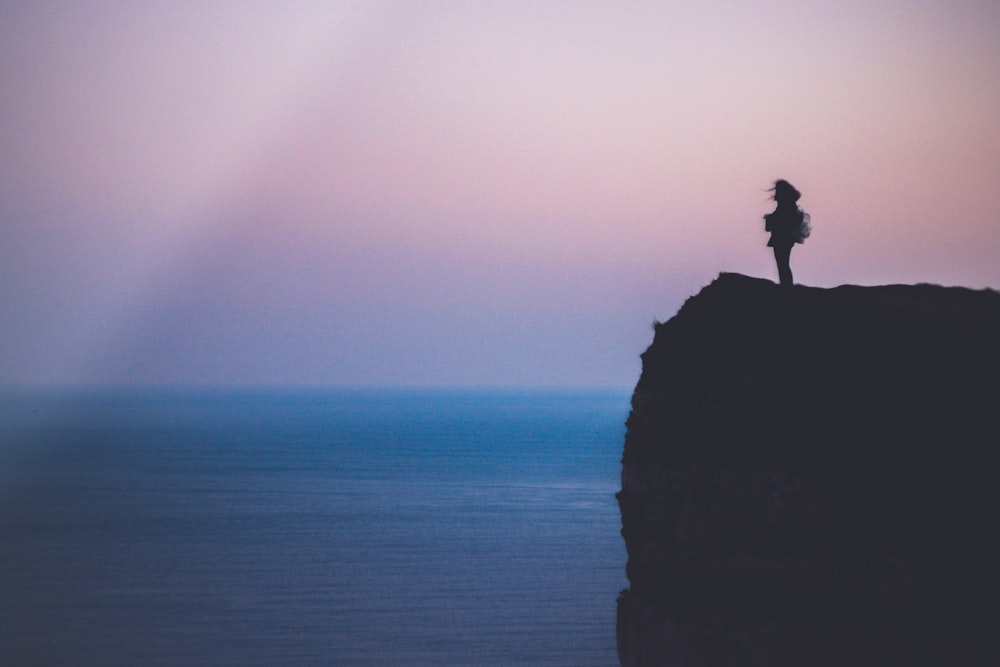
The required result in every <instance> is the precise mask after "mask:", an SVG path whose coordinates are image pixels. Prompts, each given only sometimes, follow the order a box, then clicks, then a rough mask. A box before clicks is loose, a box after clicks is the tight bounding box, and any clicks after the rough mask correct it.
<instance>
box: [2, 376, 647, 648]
mask: <svg viewBox="0 0 1000 667" xmlns="http://www.w3.org/2000/svg"><path fill="white" fill-rule="evenodd" d="M628 409H629V392H628V391H627V390H621V389H600V390H574V391H569V390H478V389H477V390H403V389H398V390H375V389H364V390H321V389H309V390H304V389H303V390H263V389H262V390H238V391H234V390H211V389H191V390H181V389H141V390H132V391H123V390H99V391H90V392H82V391H68V390H67V391H61V392H57V391H50V392H41V391H27V390H25V391H6V392H3V393H2V394H0V663H2V664H4V665H12V666H20V665H25V666H30V665H46V666H62V665H66V666H69V665H72V666H74V667H77V666H86V665H94V666H98V665H99V666H101V667H108V666H112V665H129V666H130V667H131V666H135V665H144V666H145V665H164V666H174V665H177V666H180V665H184V666H191V665H206V666H224V665H233V666H236V665H239V666H240V667H247V666H251V665H349V666H365V665H371V666H375V665H379V666H382V665H406V666H421V665H435V666H441V665H482V666H489V665H497V666H499V665H505V666H511V665H546V666H552V665H566V666H567V667H568V666H573V667H586V666H594V667H601V666H612V665H617V653H616V649H615V599H616V596H617V594H618V592H619V591H620V590H621V589H622V588H624V587H625V586H626V585H627V581H626V579H625V561H626V554H625V548H624V544H623V541H622V539H621V536H620V534H619V529H620V527H621V523H620V517H619V514H618V508H617V504H616V502H615V499H614V493H615V492H616V491H617V490H618V488H619V472H620V464H619V460H620V457H621V449H622V441H623V437H624V430H625V427H624V421H625V419H626V417H627V416H628Z"/></svg>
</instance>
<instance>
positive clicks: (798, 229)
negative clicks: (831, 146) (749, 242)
mask: <svg viewBox="0 0 1000 667" xmlns="http://www.w3.org/2000/svg"><path fill="white" fill-rule="evenodd" d="M770 192H773V193H774V196H773V199H774V201H775V202H776V203H777V206H776V207H775V209H774V211H772V212H771V213H768V214H767V215H765V216H764V230H765V231H768V232H771V239H770V240H769V241H768V242H767V245H769V246H770V247H771V248H773V249H774V261H775V262H777V264H778V280H779V281H780V283H781V286H782V287H791V286H792V267H791V266H790V264H789V261H790V260H791V257H792V246H794V245H795V244H796V243H802V240H803V239H804V238H805V235H806V234H808V230H803V229H802V227H803V220H805V219H806V218H805V216H806V214H805V212H804V211H803V210H802V209H800V208H799V207H798V206H797V202H798V201H799V198H800V197H801V196H802V194H801V193H800V192H799V191H798V190H796V189H795V187H794V186H792V184H791V183H789V182H788V181H786V180H784V179H781V180H777V181H775V182H774V187H773V188H771V189H770ZM803 232H804V233H803Z"/></svg>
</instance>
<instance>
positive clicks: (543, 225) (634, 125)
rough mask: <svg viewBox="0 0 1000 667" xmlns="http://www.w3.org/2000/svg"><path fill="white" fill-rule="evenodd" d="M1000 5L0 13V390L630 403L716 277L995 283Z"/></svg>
mask: <svg viewBox="0 0 1000 667" xmlns="http://www.w3.org/2000/svg"><path fill="white" fill-rule="evenodd" d="M997 35H1000V4H998V3H995V2H992V1H991V0H983V1H981V2H976V1H972V0H958V1H955V2H948V3H945V2H924V1H920V0H908V1H906V2H903V1H901V0H864V1H863V2H862V1H857V2H855V1H853V0H838V1H837V2H833V1H832V0H831V1H827V2H816V1H813V2H809V1H805V2H802V1H796V2H793V1H791V0H789V1H784V0H775V1H761V2H752V1H742V2H717V1H714V0H699V1H697V2H666V1H664V2H639V1H634V2H629V1H625V2H614V3H611V2H594V1H591V0H577V1H574V2H547V1H544V0H535V1H531V2H528V1H525V2H520V1H518V0H505V1H502V2H501V1H499V0H497V1H492V2H491V1H487V0H483V1H482V2H459V1H440V2H435V1H433V0H428V1H426V2H408V1H404V0H398V1H387V2H378V1H376V0H373V1H370V2H346V1H345V2H295V1H294V0H291V1H287V2H275V1H263V0H241V1H240V2H236V1H231V0H230V1H221V0H201V1H199V2H187V1H179V2H178V1H165V0H164V1H161V0H150V1H149V2H142V3H136V2H131V1H119V0H72V1H65V2H64V1H57V0H39V1H38V2H2V3H0V49H2V52H0V99H2V100H3V101H2V102H0V309H2V315H0V384H7V385H18V384H28V385H93V384H97V385H102V384H112V385H134V384H138V385H158V384H171V385H176V384H181V385H222V386H228V385H338V386H359V385H414V386H449V385H455V386H470V385H475V386H482V385H489V386H497V385H499V386H585V385H604V386H620V387H630V386H631V385H633V384H634V383H635V381H636V379H637V378H638V374H639V371H640V361H639V354H640V353H641V352H642V351H643V350H644V349H645V347H646V346H647V345H648V344H649V343H650V342H651V338H652V329H651V324H652V323H653V322H654V321H663V320H666V319H669V317H671V316H672V315H673V314H674V313H675V312H676V311H677V309H678V308H679V307H680V306H681V305H682V303H683V302H684V300H685V299H686V298H688V297H689V296H691V295H693V294H695V293H697V291H698V290H699V289H700V288H701V287H703V286H704V285H706V284H708V283H709V282H711V281H712V280H713V279H714V278H715V277H716V276H717V275H718V274H719V273H720V272H723V271H735V272H740V273H745V274H748V275H754V276H760V277H765V278H769V279H775V278H776V270H775V267H774V260H773V257H772V256H771V255H770V254H769V249H768V248H767V247H766V245H765V244H766V241H767V235H766V234H765V233H764V231H763V222H762V220H761V216H762V215H763V214H764V213H766V212H768V211H769V210H770V208H769V204H770V202H769V201H768V193H767V192H766V190H767V188H768V187H769V186H770V185H771V183H772V182H773V181H774V180H775V179H777V178H786V179H788V180H790V181H791V182H792V183H793V184H795V186H796V187H797V188H798V189H799V190H801V191H802V193H803V197H802V199H801V201H800V205H801V206H802V207H803V208H804V209H805V210H806V211H808V212H809V213H810V215H811V216H812V221H813V227H814V231H813V235H812V237H811V238H810V239H809V240H808V241H807V242H806V243H805V244H804V245H801V246H797V247H796V248H795V250H794V251H793V253H792V268H793V270H794V272H795V278H796V281H797V282H799V283H802V284H807V285H815V286H835V285H839V284H844V283H854V284H864V285H875V284H885V283H917V282H930V283H938V284H944V285H964V286H968V287H974V288H984V287H991V288H1000V261H998V260H1000V123H998V122H997V119H998V118H1000V40H997V39H996V36H997Z"/></svg>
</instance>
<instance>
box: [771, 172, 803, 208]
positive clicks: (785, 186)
mask: <svg viewBox="0 0 1000 667" xmlns="http://www.w3.org/2000/svg"><path fill="white" fill-rule="evenodd" d="M771 191H772V192H774V201H776V202H778V203H779V204H794V203H795V202H797V201H798V200H799V197H801V196H802V193H800V192H799V191H798V190H796V189H795V186H793V185H792V184H791V183H789V182H788V181H786V180H785V179H783V178H782V179H778V180H777V181H775V182H774V187H773V188H771Z"/></svg>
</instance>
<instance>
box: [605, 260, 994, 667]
mask: <svg viewBox="0 0 1000 667" xmlns="http://www.w3.org/2000/svg"><path fill="white" fill-rule="evenodd" d="M642 362H643V369H642V375H641V377H640V379H639V382H638V384H637V385H636V388H635V393H634V394H633V397H632V412H631V415H630V416H629V420H628V431H627V435H626V438H625V450H624V456H623V458H622V490H621V492H620V493H619V495H618V499H619V505H620V508H621V514H622V535H623V537H624V538H625V544H626V547H627V549H628V570H627V572H628V578H629V582H630V587H629V588H628V589H627V590H625V591H623V592H622V594H621V597H620V598H619V602H618V651H619V657H620V660H621V663H622V665H624V666H625V667H638V666H646V665H671V666H679V667H703V666H708V665H712V666H715V665H719V666H725V667H738V666H740V665H761V666H765V665H767V666H771V665H775V666H777V665H802V666H826V665H830V666H833V665H838V666H839V665H852V666H854V665H988V664H989V665H1000V650H998V646H1000V581H998V579H1000V577H998V573H1000V536H998V534H1000V294H998V293H996V292H993V291H990V290H983V291H973V290H969V289H963V288H944V287H938V286H933V285H914V286H904V285H892V286H885V287H856V286H843V287H837V288H834V289H818V288H808V287H795V288H794V289H791V290H782V289H779V288H778V287H776V286H775V285H774V284H772V283H770V282H768V281H765V280H758V279H753V278H748V277H746V276H741V275H736V274H723V275H721V276H720V277H719V278H718V279H717V280H716V281H715V282H713V283H712V284H711V285H709V286H708V287H706V288H705V289H704V290H702V292H701V293H700V294H698V295H697V296H694V297H692V298H691V299H689V300H688V301H687V303H685V304H684V306H683V308H681V310H680V311H679V312H678V313H677V315H676V316H675V317H674V318H673V319H671V320H670V321H668V322H666V323H663V324H657V325H656V332H655V337H654V340H653V343H652V345H651V346H650V347H649V349H648V350H647V351H646V352H645V353H644V354H643V355H642Z"/></svg>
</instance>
